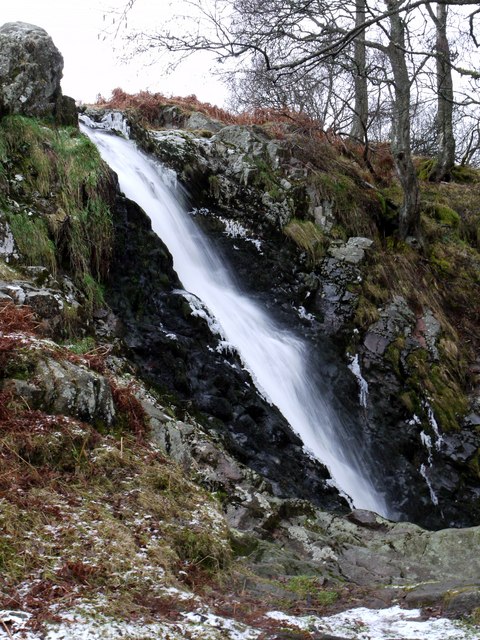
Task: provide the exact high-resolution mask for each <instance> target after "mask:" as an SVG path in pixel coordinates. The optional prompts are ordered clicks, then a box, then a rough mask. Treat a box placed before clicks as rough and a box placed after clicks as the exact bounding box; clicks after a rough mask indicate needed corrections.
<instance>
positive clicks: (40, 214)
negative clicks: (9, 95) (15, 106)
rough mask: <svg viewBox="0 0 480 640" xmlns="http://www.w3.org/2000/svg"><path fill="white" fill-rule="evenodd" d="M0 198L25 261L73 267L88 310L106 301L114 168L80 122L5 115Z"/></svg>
mask: <svg viewBox="0 0 480 640" xmlns="http://www.w3.org/2000/svg"><path fill="white" fill-rule="evenodd" d="M0 180H1V186H2V188H1V190H0V206H1V208H2V210H3V211H4V212H5V214H6V218H7V221H8V223H9V226H10V228H11V230H12V233H13V236H14V238H15V242H16V244H17V246H18V249H19V251H20V253H21V254H22V262H24V263H26V264H30V265H43V266H45V267H47V268H48V269H49V271H50V272H51V274H52V275H54V276H55V275H56V273H57V272H59V271H66V272H68V273H69V274H70V275H71V276H72V278H73V281H74V283H75V284H76V285H77V286H78V287H79V289H80V290H81V291H82V293H83V294H84V296H85V300H84V305H83V306H84V308H85V311H86V312H87V313H89V312H91V310H92V309H93V308H94V307H95V306H98V305H100V304H101V303H102V300H103V294H102V286H101V282H102V280H103V279H104V278H105V277H106V275H107V273H108V267H109V260H110V255H111V250H112V219H111V213H110V201H111V197H112V184H111V176H110V173H109V171H108V169H107V168H106V166H105V164H104V163H103V162H102V160H101V158H100V155H99V153H98V151H97V149H96V147H95V145H93V144H92V143H91V142H90V141H89V140H88V138H86V137H85V136H83V135H81V134H80V132H79V131H78V129H77V128H75V127H65V128H57V127H53V126H50V125H48V124H47V123H45V122H41V121H38V120H35V119H32V118H26V117H23V116H8V117H4V118H2V119H1V121H0Z"/></svg>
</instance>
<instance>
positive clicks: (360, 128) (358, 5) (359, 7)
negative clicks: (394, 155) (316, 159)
mask: <svg viewBox="0 0 480 640" xmlns="http://www.w3.org/2000/svg"><path fill="white" fill-rule="evenodd" d="M365 9H366V0H355V29H358V30H359V31H360V33H359V34H358V35H357V37H356V38H355V43H354V53H353V61H354V88H355V106H354V111H353V121H352V129H351V132H350V135H351V136H352V138H354V139H355V140H358V141H359V142H361V143H364V144H366V142H367V122H368V91H367V70H366V67H367V54H366V46H365V30H364V25H365Z"/></svg>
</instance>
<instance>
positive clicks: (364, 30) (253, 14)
mask: <svg viewBox="0 0 480 640" xmlns="http://www.w3.org/2000/svg"><path fill="white" fill-rule="evenodd" d="M135 1H136V0H129V3H128V7H127V9H130V8H131V7H132V6H133V4H135ZM182 4H183V5H185V6H186V7H188V9H189V11H190V18H193V19H191V20H190V21H189V22H188V23H185V24H188V25H189V26H188V27H187V28H186V29H183V30H175V29H168V28H164V29H163V30H162V29H161V30H159V31H155V32H153V33H151V34H145V33H144V34H134V35H133V36H132V38H131V39H132V42H133V43H134V44H135V47H136V51H142V50H143V51H144V50H146V49H151V48H152V47H158V48H160V49H163V50H166V51H169V52H174V53H177V54H180V55H183V56H187V55H190V54H192V53H193V52H195V51H199V50H208V51H211V52H213V53H214V54H215V55H216V57H217V59H218V60H219V61H226V60H228V61H234V62H235V63H236V64H237V67H236V70H237V71H238V70H240V71H243V72H245V70H246V69H250V70H254V71H255V72H258V70H261V75H260V76H258V75H257V77H256V78H255V82H256V83H257V85H256V86H257V88H258V87H259V86H260V85H259V84H258V82H260V84H261V83H263V86H267V85H266V84H265V83H270V85H269V86H270V87H275V91H272V92H271V94H270V97H274V98H275V99H279V98H281V99H283V100H286V101H293V104H301V108H306V105H307V103H306V102H305V96H306V93H305V91H304V90H303V89H302V83H297V84H296V85H295V82H296V79H298V78H302V79H303V87H305V88H306V87H308V86H310V88H313V86H314V79H315V78H317V79H318V78H319V77H320V76H321V73H320V72H319V69H321V67H322V66H325V65H330V66H332V65H335V68H336V69H339V70H341V73H343V71H344V69H346V68H347V66H350V69H351V68H352V59H353V68H354V70H355V74H354V75H355V79H354V83H353V85H354V96H355V97H354V100H352V104H353V109H352V112H353V115H352V117H351V130H350V131H351V133H352V134H353V135H354V136H355V137H356V138H357V139H359V140H362V141H364V142H365V143H368V136H367V130H368V127H369V126H370V125H371V121H370V122H369V115H368V108H369V96H368V89H369V84H368V83H369V82H370V83H371V80H369V79H368V77H367V76H368V72H367V51H368V50H376V51H378V52H380V53H382V54H384V55H385V56H386V59H387V60H388V64H389V72H388V73H387V76H388V77H387V78H386V85H387V86H390V88H391V90H392V123H391V145H392V152H393V155H394V159H395V166H396V171H397V175H398V178H399V182H400V184H401V187H402V190H403V196H404V198H403V203H402V206H401V208H400V212H399V224H398V226H399V234H400V236H401V237H403V238H405V237H406V236H407V235H409V234H417V233H418V229H419V187H418V181H417V177H416V172H415V167H414V165H413V160H412V153H411V125H410V120H411V87H412V83H414V82H416V81H417V78H418V74H419V70H420V69H422V68H423V66H424V65H426V64H427V62H426V61H427V60H429V59H430V60H431V59H432V52H431V51H427V52H425V51H421V50H419V51H416V50H415V49H416V44H417V43H416V42H415V29H416V27H415V21H411V20H410V19H411V17H412V16H414V15H417V14H414V12H415V11H417V12H418V10H419V8H420V7H423V6H427V9H428V10H429V11H430V13H431V16H432V18H433V19H434V25H435V28H436V34H437V35H436V46H435V50H434V52H433V59H435V60H436V65H437V66H436V68H437V89H436V91H437V94H438V117H437V124H438V131H439V136H438V149H439V152H438V159H437V165H436V166H437V167H438V170H437V175H438V179H441V178H442V177H443V178H444V177H446V176H447V175H448V172H449V171H450V170H451V167H452V140H454V139H453V137H452V129H451V127H450V123H451V105H452V104H453V100H452V91H453V85H452V84H451V55H450V50H449V43H448V39H447V33H446V27H447V6H446V5H447V4H456V5H470V6H471V5H473V6H474V7H475V5H476V3H475V2H474V1H473V0H449V2H448V3H447V2H439V3H437V12H436V13H433V10H431V8H430V4H429V0H384V1H383V2H380V0H376V1H375V2H374V3H373V4H367V1H366V0H288V1H286V0H269V2H265V1H264V0H183V2H182ZM479 12H480V9H476V8H475V9H474V10H473V11H472V12H471V15H470V19H469V25H470V35H471V37H472V38H475V34H474V26H473V25H474V19H475V16H476V15H477V13H479ZM194 14H195V15H194ZM471 73H472V74H474V72H471ZM476 75H477V76H478V77H479V78H480V74H478V73H477V74H476ZM250 77H254V76H250ZM292 79H293V82H294V84H292V82H290V85H289V84H288V82H287V81H286V80H292ZM251 86H253V84H252V85H251ZM293 88H294V89H295V91H293ZM324 88H325V87H322V88H321V90H319V85H318V86H317V88H316V91H317V96H318V97H319V101H318V103H317V106H319V105H320V103H321V101H322V100H323V101H324V100H325V99H327V100H328V99H331V98H332V97H335V94H336V89H335V86H334V85H333V84H332V83H330V85H329V89H328V92H327V93H325V91H324ZM287 94H289V95H287ZM337 95H338V93H337ZM347 104H348V100H347ZM325 119H326V115H325V110H324V112H323V118H322V121H323V122H324V121H325ZM453 154H454V145H453ZM453 157H454V155H453Z"/></svg>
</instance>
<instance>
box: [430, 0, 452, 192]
mask: <svg viewBox="0 0 480 640" xmlns="http://www.w3.org/2000/svg"><path fill="white" fill-rule="evenodd" d="M447 12H448V7H447V5H445V4H437V17H436V20H435V26H436V31H437V39H436V45H435V50H436V54H437V58H436V67H437V69H436V71H437V127H438V134H437V135H438V138H437V141H438V151H437V159H436V163H435V167H434V169H433V171H432V173H431V175H430V179H431V180H435V181H437V182H440V181H441V180H449V179H450V177H451V171H452V169H453V167H454V165H455V138H454V136H453V82H452V69H451V67H450V45H449V43H448V38H447Z"/></svg>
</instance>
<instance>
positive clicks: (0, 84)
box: [0, 22, 74, 124]
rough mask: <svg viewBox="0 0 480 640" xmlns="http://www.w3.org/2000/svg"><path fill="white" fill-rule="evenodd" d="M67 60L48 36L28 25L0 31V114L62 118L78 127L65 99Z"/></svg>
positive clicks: (17, 24) (11, 24) (69, 101)
mask: <svg viewBox="0 0 480 640" xmlns="http://www.w3.org/2000/svg"><path fill="white" fill-rule="evenodd" d="M62 71H63V57H62V55H61V53H60V51H59V50H58V49H57V47H56V46H55V45H54V43H53V41H52V39H51V37H50V36H49V35H48V33H47V32H46V31H45V30H44V29H42V28H40V27H37V26H35V25H32V24H27V23H25V22H8V23H7V24H4V25H3V26H2V27H0V113H3V114H21V115H25V116H34V117H43V116H49V115H53V116H58V117H59V119H60V121H61V122H62V124H74V122H73V113H72V102H73V100H72V99H71V98H67V97H65V96H62V91H61V88H60V80H61V78H62Z"/></svg>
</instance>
